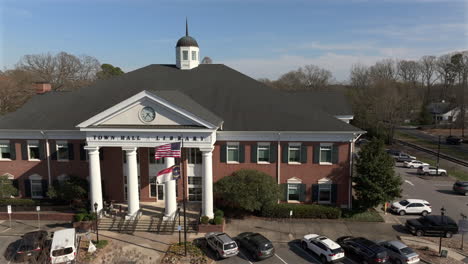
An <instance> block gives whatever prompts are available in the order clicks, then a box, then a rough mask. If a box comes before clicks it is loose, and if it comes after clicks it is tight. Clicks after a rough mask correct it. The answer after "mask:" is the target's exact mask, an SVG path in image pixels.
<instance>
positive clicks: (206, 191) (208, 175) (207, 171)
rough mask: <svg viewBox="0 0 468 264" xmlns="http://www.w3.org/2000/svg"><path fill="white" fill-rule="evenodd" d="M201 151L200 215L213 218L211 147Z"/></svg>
mask: <svg viewBox="0 0 468 264" xmlns="http://www.w3.org/2000/svg"><path fill="white" fill-rule="evenodd" d="M200 150H201V151H202V157H203V161H202V166H203V167H202V168H203V176H202V177H203V183H202V215H206V216H208V217H209V218H213V216H214V214H213V161H212V160H213V152H212V151H213V149H200Z"/></svg>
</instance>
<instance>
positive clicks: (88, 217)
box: [75, 211, 96, 222]
mask: <svg viewBox="0 0 468 264" xmlns="http://www.w3.org/2000/svg"><path fill="white" fill-rule="evenodd" d="M94 220H96V213H88V212H86V211H85V212H81V213H77V214H75V222H80V221H94Z"/></svg>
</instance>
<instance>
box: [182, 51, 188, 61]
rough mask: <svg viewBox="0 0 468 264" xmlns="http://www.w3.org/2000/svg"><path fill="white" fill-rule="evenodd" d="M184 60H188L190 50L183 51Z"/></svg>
mask: <svg viewBox="0 0 468 264" xmlns="http://www.w3.org/2000/svg"><path fill="white" fill-rule="evenodd" d="M182 59H183V60H188V50H184V51H182Z"/></svg>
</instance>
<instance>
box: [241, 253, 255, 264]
mask: <svg viewBox="0 0 468 264" xmlns="http://www.w3.org/2000/svg"><path fill="white" fill-rule="evenodd" d="M238 254H239V255H242V257H243V258H244V259H245V260H247V261H248V262H249V264H253V263H252V262H250V260H249V259H248V258H247V257H246V256H245V255H244V253H242V252H241V251H240V250H239V253H238Z"/></svg>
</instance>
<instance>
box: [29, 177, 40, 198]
mask: <svg viewBox="0 0 468 264" xmlns="http://www.w3.org/2000/svg"><path fill="white" fill-rule="evenodd" d="M31 197H32V198H42V180H31Z"/></svg>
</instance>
